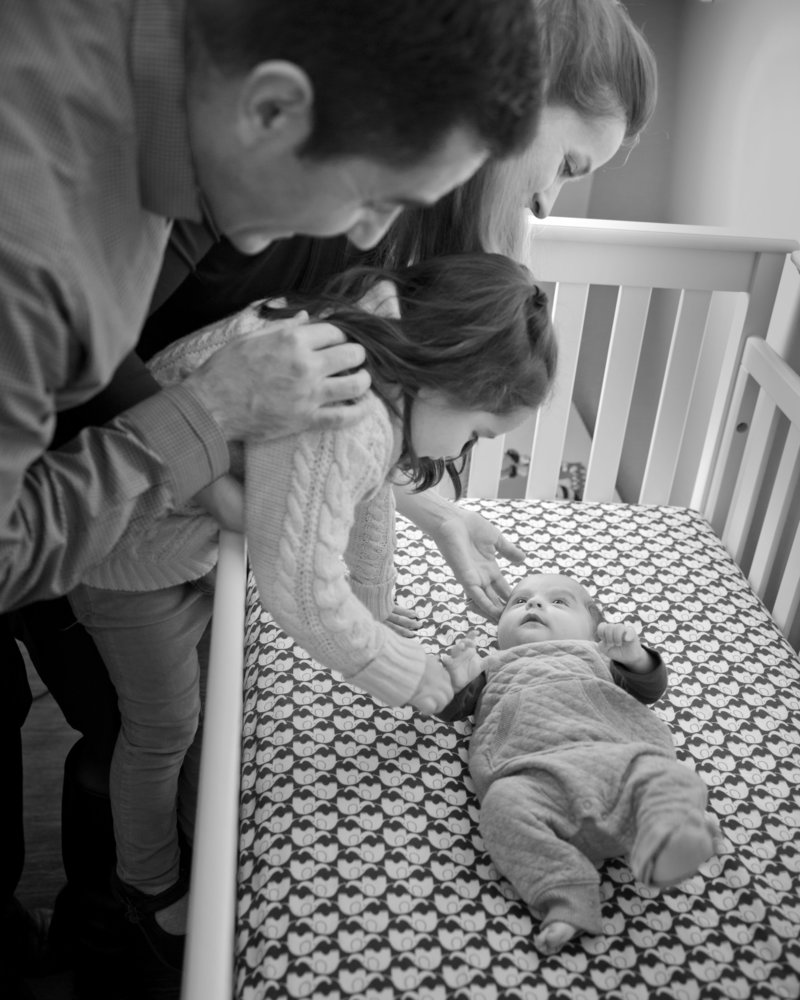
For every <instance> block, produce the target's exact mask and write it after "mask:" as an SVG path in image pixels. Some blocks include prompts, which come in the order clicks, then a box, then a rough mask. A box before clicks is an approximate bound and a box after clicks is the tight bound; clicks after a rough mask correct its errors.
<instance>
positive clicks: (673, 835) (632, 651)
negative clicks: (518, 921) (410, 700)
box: [439, 574, 719, 954]
mask: <svg viewBox="0 0 800 1000" xmlns="http://www.w3.org/2000/svg"><path fill="white" fill-rule="evenodd" d="M497 646H498V649H499V650H500V652H496V653H491V654H490V655H488V656H485V657H482V656H481V655H480V654H479V653H478V651H477V649H476V646H475V644H474V641H473V640H472V638H471V637H468V638H467V639H462V640H460V641H459V642H458V643H456V644H455V645H454V646H453V647H452V648H451V650H450V652H449V653H448V654H445V655H444V656H443V660H444V663H445V665H446V667H447V669H448V672H449V673H450V677H451V680H452V681H453V687H454V689H455V690H456V691H457V692H458V693H457V694H456V696H455V698H454V699H453V701H452V702H451V703H450V705H448V706H447V708H446V709H445V710H444V711H443V712H441V713H439V714H440V716H441V717H442V718H444V719H446V720H453V719H458V718H463V717H465V716H466V715H470V714H472V713H475V725H474V730H473V733H472V736H471V741H470V750H469V767H470V773H471V774H472V777H473V780H474V782H475V788H476V792H477V794H478V797H479V799H480V802H481V811H480V830H481V836H482V837H483V840H484V843H485V845H486V850H487V851H488V853H489V855H490V856H491V858H492V860H493V862H494V864H495V866H496V867H497V869H498V870H499V871H500V872H501V873H502V874H503V875H505V876H506V877H507V878H508V880H509V881H510V882H511V883H512V885H513V886H514V887H515V889H516V890H517V892H518V893H519V894H520V896H521V898H522V899H523V900H524V901H525V902H526V903H527V904H528V905H529V906H530V907H531V909H532V910H533V912H534V913H535V914H536V915H537V916H538V917H540V918H541V922H542V926H541V930H540V932H539V934H538V935H537V936H536V937H535V939H534V943H535V945H536V947H537V948H538V949H539V950H540V951H542V952H544V953H546V954H553V953H555V952H556V951H558V950H559V949H560V948H561V947H562V946H563V945H564V944H565V943H566V942H567V941H569V940H570V939H571V938H572V937H574V936H575V935H576V934H578V933H579V932H588V933H590V934H599V933H601V932H602V922H601V919H600V891H599V886H600V879H599V876H598V873H597V870H596V866H598V865H599V864H600V863H601V862H602V861H603V860H604V859H606V858H615V857H622V856H627V857H628V859H629V863H630V866H631V870H632V871H633V874H634V876H635V877H636V878H637V879H638V880H639V881H640V882H643V883H645V884H646V885H650V886H668V885H672V884H674V883H676V882H680V881H681V880H682V879H684V878H687V877H688V876H690V875H693V874H694V873H695V872H696V871H697V868H698V866H699V865H700V864H702V863H703V862H704V861H706V860H707V859H708V858H710V857H711V855H712V854H713V853H714V851H715V850H716V849H717V844H718V837H719V828H718V826H717V824H716V822H715V821H714V820H713V819H712V818H711V817H710V816H708V815H707V814H706V812H705V805H706V788H705V785H704V784H703V782H702V781H701V779H700V778H699V777H698V776H697V774H696V773H695V772H694V771H693V770H691V769H690V768H689V767H687V766H686V765H684V764H681V763H680V762H679V761H678V760H677V758H676V756H675V751H674V748H673V744H672V738H671V736H670V731H669V727H668V726H667V725H666V723H665V722H664V721H663V720H662V719H660V718H659V717H658V716H657V715H655V713H653V712H652V711H650V710H649V709H648V708H646V707H645V706H646V705H649V704H652V703H653V702H655V701H657V700H658V698H660V697H661V695H662V694H663V693H664V691H665V690H666V687H667V673H666V668H665V666H664V663H663V662H662V660H661V657H660V656H659V655H658V653H656V652H654V651H653V650H650V649H647V648H645V647H644V646H642V644H641V643H640V641H639V637H638V635H637V633H636V630H635V629H634V628H632V627H631V626H630V625H622V624H610V623H608V622H604V621H603V619H602V614H601V612H600V610H599V608H598V606H597V604H596V603H595V602H594V601H593V600H592V598H591V597H590V595H589V593H588V592H587V591H586V590H585V589H584V588H583V587H582V586H581V585H580V584H579V583H577V582H576V581H575V580H573V579H572V578H571V577H568V576H560V575H556V574H537V575H533V576H528V577H527V578H525V579H524V580H523V581H522V582H521V583H520V584H519V585H518V586H517V587H516V588H515V589H514V591H513V592H512V594H511V598H510V599H509V601H508V604H507V605H506V608H505V610H504V612H503V613H502V615H501V617H500V621H499V624H498V628H497Z"/></svg>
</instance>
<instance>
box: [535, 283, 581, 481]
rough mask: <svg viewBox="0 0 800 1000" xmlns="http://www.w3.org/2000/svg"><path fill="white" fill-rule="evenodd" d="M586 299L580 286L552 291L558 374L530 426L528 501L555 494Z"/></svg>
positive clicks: (569, 284) (561, 284)
mask: <svg viewBox="0 0 800 1000" xmlns="http://www.w3.org/2000/svg"><path fill="white" fill-rule="evenodd" d="M588 295H589V288H588V286H587V285H583V284H574V283H572V282H562V283H560V284H559V285H558V286H557V288H556V293H555V296H554V299H553V324H554V326H555V330H556V335H557V337H558V372H557V375H556V380H555V385H554V387H553V392H552V394H551V396H550V398H549V399H548V401H547V402H546V403H545V405H544V406H543V407H542V408H541V409H540V410H539V412H538V414H537V417H536V421H535V424H534V429H533V439H532V441H531V449H530V455H531V469H530V474H529V475H528V485H527V489H526V492H525V496H526V498H527V499H529V500H530V499H533V498H547V499H550V498H551V497H554V496H555V494H556V488H557V486H558V474H559V470H560V468H561V457H562V455H563V453H564V440H565V438H566V434H567V423H568V421H569V411H570V407H571V405H572V389H573V386H574V384H575V370H576V367H577V364H578V351H579V350H580V342H581V336H582V335H583V320H584V316H585V314H586V301H587V298H588Z"/></svg>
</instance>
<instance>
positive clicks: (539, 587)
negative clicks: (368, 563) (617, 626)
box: [497, 573, 603, 649]
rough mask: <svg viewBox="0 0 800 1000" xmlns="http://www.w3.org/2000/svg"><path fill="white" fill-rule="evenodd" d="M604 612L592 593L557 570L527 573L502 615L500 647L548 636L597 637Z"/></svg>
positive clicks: (508, 646)
mask: <svg viewBox="0 0 800 1000" xmlns="http://www.w3.org/2000/svg"><path fill="white" fill-rule="evenodd" d="M602 620H603V615H602V612H601V611H600V608H599V607H598V606H597V604H596V603H595V602H594V600H593V599H592V597H591V595H590V594H589V592H588V591H587V590H586V589H585V588H584V587H582V586H581V585H580V584H579V583H578V582H577V581H576V580H573V579H572V577H569V576H563V575H561V574H558V573H535V574H533V575H531V576H526V577H525V579H524V580H522V581H521V583H519V584H518V585H517V586H516V587H515V588H514V591H513V593H512V594H511V597H510V598H509V600H508V603H507V604H506V607H505V610H504V611H503V613H502V614H501V615H500V621H499V623H498V626H497V646H498V649H509V648H510V647H511V646H521V645H523V644H524V643H526V642H543V641H545V640H549V639H589V640H593V639H596V638H597V626H598V625H599V624H600V622H601V621H602Z"/></svg>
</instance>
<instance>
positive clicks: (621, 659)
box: [597, 622, 653, 673]
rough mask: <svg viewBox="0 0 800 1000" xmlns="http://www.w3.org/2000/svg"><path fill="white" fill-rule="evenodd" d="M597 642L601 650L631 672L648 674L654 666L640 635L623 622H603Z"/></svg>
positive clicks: (598, 627) (598, 629)
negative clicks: (640, 640) (640, 639)
mask: <svg viewBox="0 0 800 1000" xmlns="http://www.w3.org/2000/svg"><path fill="white" fill-rule="evenodd" d="M597 640H598V644H599V646H600V648H601V650H602V651H603V652H604V653H605V654H606V656H608V657H610V658H611V659H612V660H616V661H617V663H621V664H622V665H623V666H624V667H628V669H629V670H635V671H637V672H638V673H646V672H647V671H649V670H652V668H653V664H652V662H651V660H650V656H649V654H648V653H647V651H646V650H645V649H644V647H643V646H642V644H641V642H639V633H638V632H637V631H636V629H635V628H633V626H631V625H625V624H623V623H622V622H601V623H600V625H598V626H597Z"/></svg>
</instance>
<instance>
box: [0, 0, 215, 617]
mask: <svg viewBox="0 0 800 1000" xmlns="http://www.w3.org/2000/svg"><path fill="white" fill-rule="evenodd" d="M183 46H184V10H183V3H182V2H180V0H60V2H58V3H53V2H52V0H3V2H2V4H0V609H8V608H11V607H16V606H20V605H23V604H26V603H28V602H30V601H33V600H40V599H43V598H47V597H52V596H55V595H57V594H59V593H64V592H66V591H67V590H69V589H71V588H72V586H74V585H75V584H76V583H77V582H78V580H79V579H80V578H81V576H82V574H83V572H85V570H86V569H87V568H88V567H89V566H92V565H94V564H95V563H96V562H98V561H99V560H100V559H101V558H102V557H103V556H104V555H105V554H106V553H107V552H108V551H109V550H110V549H111V547H112V546H113V545H114V544H115V542H116V540H117V539H118V538H119V536H120V535H121V533H122V532H123V531H124V529H125V528H126V526H127V525H128V523H129V522H130V521H131V520H133V519H139V518H143V519H151V518H154V517H158V516H160V515H162V514H163V513H165V512H167V511H169V510H172V509H174V508H175V507H176V506H179V505H180V504H182V503H183V502H185V500H187V499H188V498H189V497H190V496H192V495H193V494H194V493H196V492H197V490H198V489H200V488H201V487H203V486H205V485H206V484H208V483H209V482H210V481H211V480H212V479H215V478H216V477H217V476H219V475H221V474H222V473H223V472H225V471H226V470H227V468H228V450H227V446H226V444H225V441H224V439H223V437H222V434H221V432H220V430H219V428H218V426H217V425H216V423H215V422H214V421H213V420H212V418H211V417H210V415H209V414H208V413H207V412H206V411H205V410H204V409H203V407H201V406H200V404H199V403H198V401H197V400H196V398H195V397H194V396H193V395H192V394H191V393H190V392H189V391H187V390H186V389H185V388H184V387H183V386H176V387H174V388H172V389H169V390H166V391H164V392H161V393H159V394H158V395H156V396H153V397H151V398H149V399H147V400H145V401H143V402H141V403H139V404H137V405H136V406H135V407H133V408H132V409H130V410H128V411H127V412H126V413H125V414H124V415H122V416H120V417H118V418H117V419H115V420H114V421H112V422H111V423H110V424H108V425H106V427H104V428H103V429H102V430H101V429H96V428H89V429H87V430H85V431H83V432H82V433H81V435H80V436H79V437H77V438H76V439H75V440H74V441H72V442H70V443H69V444H68V445H66V446H64V447H63V448H61V449H59V450H57V451H51V452H47V450H46V449H47V447H48V445H49V444H50V441H51V438H52V435H53V430H54V426H55V418H56V412H57V411H59V410H61V409H65V408H69V407H72V406H75V405H77V404H79V403H81V402H83V401H84V400H86V399H88V398H90V397H91V396H93V395H95V394H96V393H97V392H98V391H99V390H100V389H102V388H103V386H105V385H106V384H107V383H108V382H109V380H110V379H111V377H112V375H113V373H114V371H115V370H116V368H117V366H118V365H119V364H120V362H121V361H122V360H123V358H124V357H125V356H126V355H127V354H128V353H129V352H130V351H131V350H132V348H133V347H134V346H135V344H136V342H137V339H138V337H139V332H140V329H141V326H142V323H143V320H144V318H145V315H146V312H147V308H148V304H149V302H150V299H151V296H152V293H153V288H154V285H155V282H156V278H157V275H158V272H159V268H160V266H161V261H162V256H163V252H164V247H165V245H166V241H167V239H168V237H169V231H170V224H171V220H173V219H175V218H186V219H189V220H194V221H200V219H201V216H202V213H201V210H200V204H199V198H198V192H197V188H196V182H195V176H194V170H193V166H192V159H191V153H190V147H189V140H188V126H187V120H186V111H185V67H184V49H183Z"/></svg>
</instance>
